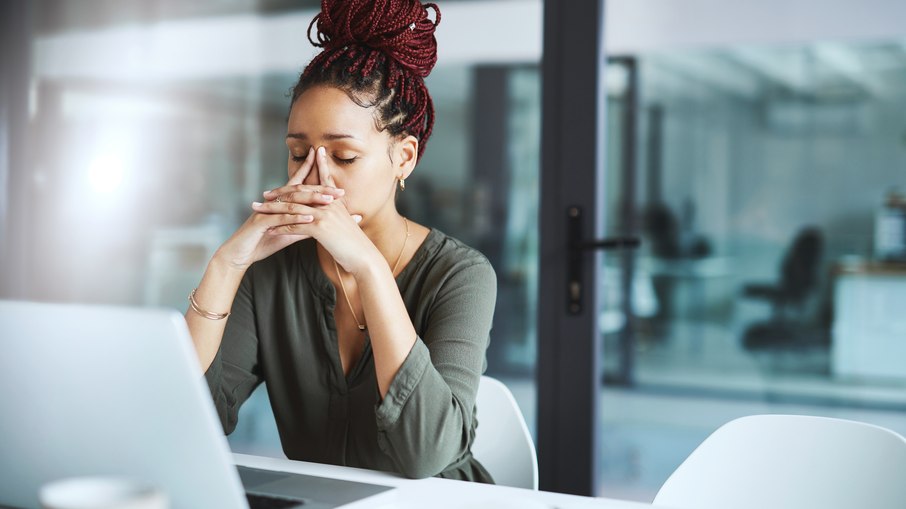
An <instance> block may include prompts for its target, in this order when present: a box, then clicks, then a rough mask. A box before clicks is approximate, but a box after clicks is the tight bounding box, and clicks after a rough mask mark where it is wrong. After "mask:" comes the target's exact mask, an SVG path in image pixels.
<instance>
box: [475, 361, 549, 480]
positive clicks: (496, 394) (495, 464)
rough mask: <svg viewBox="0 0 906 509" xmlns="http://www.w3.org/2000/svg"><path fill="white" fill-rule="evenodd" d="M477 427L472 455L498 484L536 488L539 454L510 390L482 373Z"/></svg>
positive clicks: (477, 409)
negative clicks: (536, 452)
mask: <svg viewBox="0 0 906 509" xmlns="http://www.w3.org/2000/svg"><path fill="white" fill-rule="evenodd" d="M475 406H476V412H477V419H478V427H477V428H476V430H475V441H474V442H473V443H472V455H473V456H474V457H475V459H477V460H478V461H480V462H481V464H482V465H484V467H485V468H486V469H487V470H488V472H490V473H491V475H492V476H493V477H494V481H495V482H496V483H497V484H500V485H503V486H514V487H517V488H528V489H532V490H537V489H538V456H537V455H536V454H535V443H534V442H532V435H531V434H529V430H528V427H527V426H526V425H525V419H524V418H523V417H522V412H521V411H520V410H519V405H517V404H516V400H515V399H513V394H512V393H511V392H510V390H509V389H508V388H507V386H506V385H503V384H502V383H500V381H499V380H496V379H494V378H491V377H488V376H483V377H481V382H479V384H478V396H477V398H476V399H475Z"/></svg>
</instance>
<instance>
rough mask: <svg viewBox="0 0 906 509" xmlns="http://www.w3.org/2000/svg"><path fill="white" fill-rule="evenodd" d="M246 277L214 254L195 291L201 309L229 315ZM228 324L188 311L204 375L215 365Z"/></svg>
mask: <svg viewBox="0 0 906 509" xmlns="http://www.w3.org/2000/svg"><path fill="white" fill-rule="evenodd" d="M244 274H245V269H240V268H236V267H233V266H231V265H230V264H229V263H228V262H225V261H222V260H221V259H220V258H219V257H218V256H217V255H216V254H215V255H214V257H213V258H211V261H210V262H208V267H207V269H205V272H204V276H203V277H202V278H201V282H200V283H199V284H198V288H197V289H196V290H195V302H196V303H198V307H200V308H201V309H202V310H204V311H210V312H213V313H226V312H228V311H229V310H230V308H232V306H233V299H234V298H235V297H236V291H237V290H238V288H239V283H240V282H241V281H242V276H243V275H244ZM227 320H229V317H227V318H224V319H222V320H212V319H210V318H205V317H204V316H201V315H200V314H199V313H197V312H195V311H194V310H192V308H191V307H189V309H188V310H187V311H186V324H188V326H189V332H190V333H191V334H192V343H193V344H194V345H195V353H196V354H197V355H198V363H199V365H200V366H201V370H202V371H207V370H208V368H209V367H210V366H211V363H212V362H214V357H215V356H216V355H217V350H218V349H220V342H221V340H222V339H223V330H224V328H225V327H226V322H227Z"/></svg>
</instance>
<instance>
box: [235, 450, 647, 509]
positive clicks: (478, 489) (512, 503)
mask: <svg viewBox="0 0 906 509" xmlns="http://www.w3.org/2000/svg"><path fill="white" fill-rule="evenodd" d="M233 457H234V460H235V461H236V464H237V465H243V466H247V467H253V468H262V469H267V470H280V471H283V472H295V473H299V474H307V475H314V476H319V477H329V478H332V479H344V480H348V481H358V482H364V483H371V484H382V485H384V486H394V487H396V489H395V490H390V491H386V492H384V493H380V494H378V495H375V496H373V497H369V498H367V499H364V500H360V501H358V502H354V503H352V504H348V505H345V506H343V507H344V508H346V509H364V508H369V509H391V508H393V509H408V508H411V509H424V508H428V507H430V508H432V509H454V508H455V509H466V508H468V509H542V508H544V509H554V508H557V509H644V508H647V509H652V508H653V507H655V506H652V505H650V504H642V503H638V502H627V501H624V500H614V499H609V498H591V497H579V496H575V495H563V494H561V493H550V492H546V491H532V490H525V489H520V488H510V487H507V486H492V485H487V484H479V483H473V482H464V481H451V480H448V479H438V478H436V477H432V478H429V479H406V478H404V477H399V476H396V475H393V474H389V473H384V472H375V471H372V470H363V469H359V468H350V467H338V466H334V465H322V464H318V463H308V462H304V461H290V460H283V459H277V458H265V457H262V456H248V455H245V454H233Z"/></svg>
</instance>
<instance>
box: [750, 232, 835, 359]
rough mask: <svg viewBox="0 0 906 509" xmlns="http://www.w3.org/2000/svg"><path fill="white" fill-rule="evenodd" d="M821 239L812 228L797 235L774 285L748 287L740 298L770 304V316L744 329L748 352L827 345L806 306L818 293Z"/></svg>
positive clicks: (822, 248) (820, 329)
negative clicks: (762, 349) (751, 350)
mask: <svg viewBox="0 0 906 509" xmlns="http://www.w3.org/2000/svg"><path fill="white" fill-rule="evenodd" d="M823 251H824V239H823V236H822V234H821V231H820V230H819V229H818V228H815V227H806V228H803V229H802V230H800V231H799V233H798V234H796V237H795V238H794V239H793V243H792V245H791V246H790V248H789V249H788V250H787V252H786V254H785V255H784V257H783V262H782V263H781V266H780V280H779V281H778V282H777V283H776V284H748V285H746V286H745V287H744V288H743V296H744V297H747V298H751V299H760V300H766V301H768V302H770V303H771V307H772V310H773V312H772V316H771V318H770V319H769V320H767V321H763V322H757V323H755V324H752V325H750V326H749V327H747V328H746V331H745V333H744V335H743V345H744V346H745V347H746V348H748V349H759V348H770V347H778V346H793V345H805V344H814V343H827V342H828V340H829V335H828V333H827V331H826V330H825V327H823V326H821V325H816V324H814V323H812V320H811V317H810V316H809V313H808V310H807V304H808V302H809V300H810V299H812V298H813V297H814V296H815V295H816V294H817V292H818V289H819V283H820V274H821V259H822V255H823Z"/></svg>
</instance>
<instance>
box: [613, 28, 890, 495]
mask: <svg viewBox="0 0 906 509" xmlns="http://www.w3.org/2000/svg"><path fill="white" fill-rule="evenodd" d="M631 61H632V63H633V65H634V66H635V68H636V69H637V72H638V74H637V80H636V82H635V87H636V89H635V92H636V93H637V94H638V103H637V109H636V113H635V117H634V120H635V121H636V122H635V128H634V130H633V131H628V130H627V125H628V124H627V123H626V122H625V118H624V116H623V112H624V111H625V110H626V108H629V107H630V102H629V100H628V97H629V94H628V91H627V88H626V85H625V83H626V80H625V79H620V77H619V75H621V74H625V73H626V72H627V66H626V65H625V63H621V62H619V61H615V62H613V65H611V69H610V71H609V72H610V73H611V74H613V75H615V76H612V77H611V80H610V81H611V82H612V85H611V87H610V88H611V91H610V96H611V99H610V104H611V105H612V108H611V109H610V112H609V115H610V118H611V123H610V126H611V131H610V133H609V138H608V147H609V150H610V151H611V160H612V161H613V162H612V163H611V167H610V169H611V173H610V174H609V178H611V179H614V184H613V185H612V186H611V187H613V186H617V187H619V186H620V185H622V183H623V179H627V178H632V179H634V182H635V185H634V189H633V191H632V192H633V193H634V194H633V199H634V202H635V203H636V204H637V206H636V207H635V208H634V209H633V210H632V215H631V216H630V217H626V216H625V215H620V213H619V212H618V207H619V203H620V202H621V201H622V199H623V198H625V197H611V198H610V200H609V205H608V206H609V207H610V208H611V210H612V211H613V213H612V214H611V217H620V218H621V219H620V221H618V222H616V223H614V224H612V225H610V228H612V229H613V230H614V231H616V230H620V229H622V230H624V231H625V230H626V228H627V227H631V228H634V231H635V232H636V233H638V234H639V235H641V237H642V238H643V247H642V249H641V250H640V251H639V252H638V253H636V254H635V255H634V257H633V258H634V263H633V264H632V265H629V266H627V265H625V264H623V263H622V261H621V260H620V259H619V257H611V258H609V259H608V262H607V264H606V266H605V269H604V274H605V278H608V277H609V278H610V279H609V280H605V281H602V282H601V286H602V288H605V292H608V293H605V295H609V297H610V298H609V299H608V298H605V302H606V303H605V308H604V309H603V310H602V315H601V323H602V324H601V327H602V331H603V332H604V333H605V365H606V367H607V370H608V373H610V374H611V376H606V377H605V380H615V381H616V382H615V383H612V384H609V385H608V386H607V388H606V390H605V397H604V400H605V401H604V404H603V406H604V409H605V422H606V426H605V429H604V430H602V433H603V437H604V438H603V443H604V446H603V448H604V450H603V452H602V456H601V458H602V473H603V479H602V481H603V484H602V493H604V494H609V495H611V496H623V497H625V498H635V499H640V500H650V499H651V498H652V497H653V495H654V493H655V492H656V491H657V489H658V487H659V486H660V485H661V483H663V481H664V480H665V479H666V477H667V476H668V475H669V474H670V473H671V472H672V471H673V469H674V468H675V467H676V466H677V465H678V464H679V463H680V462H681V461H682V460H683V459H684V458H685V457H686V456H687V455H688V454H689V453H690V452H691V451H692V449H693V448H694V447H695V446H696V445H697V444H698V443H699V442H700V441H701V440H702V439H704V438H705V437H706V436H707V435H708V434H709V433H710V432H711V431H713V430H714V429H716V428H717V427H718V426H720V425H721V424H723V423H724V422H726V421H728V420H730V419H732V418H733V417H737V416H741V415H746V414H752V413H807V414H813V415H827V416H839V417H848V418H853V419H858V420H864V421H867V422H873V423H877V424H880V425H884V426H887V427H890V428H892V429H894V430H896V431H898V432H900V433H904V432H906V390H904V389H906V364H904V363H902V362H900V361H899V360H900V359H902V358H903V357H904V355H906V351H904V348H906V347H904V345H906V343H904V342H903V338H904V337H906V336H904V334H903V333H904V331H906V322H904V321H903V317H902V313H900V312H898V308H899V307H900V303H901V302H903V299H904V297H906V257H904V252H906V219H904V218H906V208H904V199H903V196H904V195H903V192H904V189H906V171H904V170H906V115H904V113H906V52H904V43H903V41H881V42H864V43H839V42H826V43H825V42H819V43H810V44H804V45H793V46H782V47H781V46H775V47H746V46H741V47H734V48H719V49H712V50H687V51H675V52H663V53H657V54H654V53H652V54H641V55H636V56H635V57H634V58H633V59H631ZM631 127H632V126H631V125H630V128H631ZM626 137H631V139H632V140H633V141H632V143H631V144H630V145H629V147H630V149H629V150H632V151H633V153H632V154H631V155H632V156H634V158H635V163H634V164H633V165H631V166H630V167H629V168H628V169H626V170H625V171H622V170H621V171H617V172H614V171H613V170H614V169H615V168H621V167H623V166H622V165H623V163H624V162H625V158H626V157H627V154H626V153H625V152H621V151H622V150H623V147H625V146H626V145H625V144H623V143H622V140H624V139H625V138H626ZM627 267H628V268H629V270H631V281H632V284H630V285H628V286H626V287H625V288H626V292H621V291H620V290H621V287H620V285H619V284H614V281H619V279H620V277H621V276H622V274H624V272H622V271H624V270H626V269H627ZM627 292H628V293H627ZM623 295H627V297H626V299H627V300H628V302H627V303H626V305H627V306H628V309H630V310H631V311H630V319H629V321H630V322H631V328H629V331H630V332H629V335H630V339H631V347H630V348H631V364H632V365H631V366H629V367H630V368H631V371H630V373H631V374H632V376H631V377H630V378H628V379H625V378H621V377H620V376H616V375H619V374H622V373H625V372H626V369H627V366H626V365H625V364H626V363H625V362H623V361H621V359H620V356H619V353H620V351H621V343H620V341H621V338H623V337H624V336H625V335H626V334H627V333H626V330H627V329H626V327H627V326H626V325H624V324H625V322H626V320H625V316H626V314H625V313H623V309H624V308H623V307H622V306H623V303H624V298H623Z"/></svg>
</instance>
